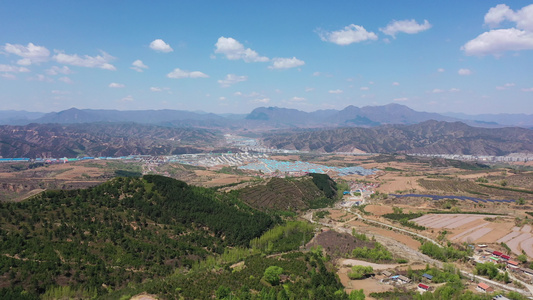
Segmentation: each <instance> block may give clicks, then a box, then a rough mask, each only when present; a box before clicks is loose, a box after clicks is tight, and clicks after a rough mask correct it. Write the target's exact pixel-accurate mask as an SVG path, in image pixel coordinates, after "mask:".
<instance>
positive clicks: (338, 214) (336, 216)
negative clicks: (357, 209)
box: [328, 209, 353, 221]
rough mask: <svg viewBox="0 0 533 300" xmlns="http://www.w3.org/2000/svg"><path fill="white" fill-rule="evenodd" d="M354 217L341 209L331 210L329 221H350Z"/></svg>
mask: <svg viewBox="0 0 533 300" xmlns="http://www.w3.org/2000/svg"><path fill="white" fill-rule="evenodd" d="M352 217H353V214H350V213H346V211H344V210H340V209H330V210H329V216H328V218H329V219H332V220H335V221H339V220H341V219H344V220H348V219H350V218H352Z"/></svg>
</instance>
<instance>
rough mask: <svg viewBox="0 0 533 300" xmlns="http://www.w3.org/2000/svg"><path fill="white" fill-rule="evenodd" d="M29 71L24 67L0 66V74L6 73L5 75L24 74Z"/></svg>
mask: <svg viewBox="0 0 533 300" xmlns="http://www.w3.org/2000/svg"><path fill="white" fill-rule="evenodd" d="M29 71H30V70H29V69H28V68H25V67H18V66H11V65H0V72H7V73H25V72H29Z"/></svg>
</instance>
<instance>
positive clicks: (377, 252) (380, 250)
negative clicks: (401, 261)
mask: <svg viewBox="0 0 533 300" xmlns="http://www.w3.org/2000/svg"><path fill="white" fill-rule="evenodd" d="M352 235H353V236H354V237H355V238H356V239H357V240H358V241H359V242H361V243H362V244H363V246H361V247H357V248H355V249H353V250H352V253H351V254H352V257H353V258H357V259H362V260H366V261H370V262H374V263H387V262H391V261H392V259H393V257H392V253H391V252H390V251H389V250H387V248H385V246H383V245H382V244H380V243H378V242H376V241H375V240H370V239H369V238H368V237H367V236H366V235H365V234H364V233H357V232H356V231H355V229H352Z"/></svg>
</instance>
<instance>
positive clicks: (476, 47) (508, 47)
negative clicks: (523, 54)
mask: <svg viewBox="0 0 533 300" xmlns="http://www.w3.org/2000/svg"><path fill="white" fill-rule="evenodd" d="M530 49H533V33H532V32H527V31H523V30H519V29H516V28H509V29H496V30H491V31H488V32H484V33H482V34H481V35H479V36H478V37H476V38H475V39H473V40H471V41H469V42H468V43H466V44H465V45H464V46H462V47H461V50H463V51H464V52H465V54H466V55H481V56H483V55H488V54H494V55H501V53H503V52H505V51H520V50H530Z"/></svg>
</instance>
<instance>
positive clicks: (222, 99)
mask: <svg viewBox="0 0 533 300" xmlns="http://www.w3.org/2000/svg"><path fill="white" fill-rule="evenodd" d="M218 100H220V101H226V100H227V98H226V97H224V96H221V97H218Z"/></svg>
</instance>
